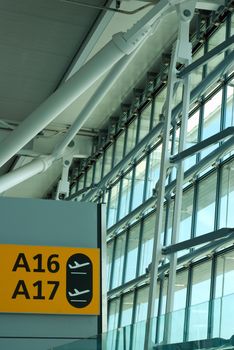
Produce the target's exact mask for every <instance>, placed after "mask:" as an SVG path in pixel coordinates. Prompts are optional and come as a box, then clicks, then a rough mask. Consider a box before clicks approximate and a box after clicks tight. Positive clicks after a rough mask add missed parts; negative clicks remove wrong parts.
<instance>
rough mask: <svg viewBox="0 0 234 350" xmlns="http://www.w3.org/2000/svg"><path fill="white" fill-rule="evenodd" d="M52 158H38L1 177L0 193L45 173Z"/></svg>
mask: <svg viewBox="0 0 234 350" xmlns="http://www.w3.org/2000/svg"><path fill="white" fill-rule="evenodd" d="M52 160H53V159H52V157H50V156H47V157H40V158H37V159H35V160H33V161H32V162H30V163H29V164H26V165H24V166H23V167H21V168H18V169H16V170H13V171H12V172H10V173H7V174H5V175H3V176H1V181H0V193H2V192H4V191H6V190H8V189H9V188H11V187H13V186H15V185H17V184H19V183H21V182H23V181H24V180H27V179H29V178H30V177H32V176H34V175H36V174H39V173H41V172H44V171H46V169H48V168H49V167H50V166H51V164H52Z"/></svg>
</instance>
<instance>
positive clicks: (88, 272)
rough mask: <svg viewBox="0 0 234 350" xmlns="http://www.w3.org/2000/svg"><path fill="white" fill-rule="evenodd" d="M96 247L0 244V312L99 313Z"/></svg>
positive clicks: (98, 254)
mask: <svg viewBox="0 0 234 350" xmlns="http://www.w3.org/2000/svg"><path fill="white" fill-rule="evenodd" d="M99 279H100V252H99V249H96V248H94V249H90V248H65V247H45V246H21V245H0V312H14V313H18V312H22V313H40V314H76V315H77V314H84V315H98V314H99V313H100V310H99V309H100V281H99Z"/></svg>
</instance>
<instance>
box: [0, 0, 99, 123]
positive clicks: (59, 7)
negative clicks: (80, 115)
mask: <svg viewBox="0 0 234 350" xmlns="http://www.w3.org/2000/svg"><path fill="white" fill-rule="evenodd" d="M87 2H89V1H87ZM104 2H105V1H104V0H99V1H96V3H97V4H101V5H103V4H104ZM99 14H100V11H99V10H97V9H91V8H86V7H79V6H75V8H74V7H73V6H71V5H69V4H66V3H64V2H62V1H60V0H36V1H32V0H20V1H18V0H0V50H1V55H0V74H1V84H0V118H2V119H4V120H8V121H21V120H23V119H24V118H25V117H27V115H28V114H29V113H30V112H32V111H33V110H34V109H35V108H36V107H37V106H38V105H39V104H40V103H41V102H42V101H43V100H44V99H45V98H47V97H48V96H49V95H50V94H51V93H52V92H53V91H54V89H55V88H56V87H57V85H58V83H59V81H60V80H61V79H62V77H63V75H64V73H65V72H66V70H67V69H68V67H69V65H70V63H71V61H72V59H73V57H74V55H75V54H76V53H77V51H79V48H80V47H81V45H82V43H83V41H84V40H85V38H86V36H87V34H88V33H89V31H90V29H91V27H92V26H93V25H94V23H95V21H96V19H97V17H98V15H99ZM1 107H2V108H1Z"/></svg>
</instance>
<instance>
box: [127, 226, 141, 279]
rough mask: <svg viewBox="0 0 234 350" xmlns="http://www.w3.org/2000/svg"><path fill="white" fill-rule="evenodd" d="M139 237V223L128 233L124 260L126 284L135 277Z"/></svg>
mask: <svg viewBox="0 0 234 350" xmlns="http://www.w3.org/2000/svg"><path fill="white" fill-rule="evenodd" d="M139 235H140V223H138V224H137V225H134V226H133V227H131V228H130V231H129V233H128V250H127V258H126V272H125V273H126V274H125V282H128V281H130V280H131V279H133V278H135V277H136V267H137V256H138V246H139Z"/></svg>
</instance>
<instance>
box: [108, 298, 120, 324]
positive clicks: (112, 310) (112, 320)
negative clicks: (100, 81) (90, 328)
mask: <svg viewBox="0 0 234 350" xmlns="http://www.w3.org/2000/svg"><path fill="white" fill-rule="evenodd" d="M108 315H109V317H108V330H112V329H116V328H117V327H118V318H119V299H114V300H111V301H110V303H109V312H108Z"/></svg>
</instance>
